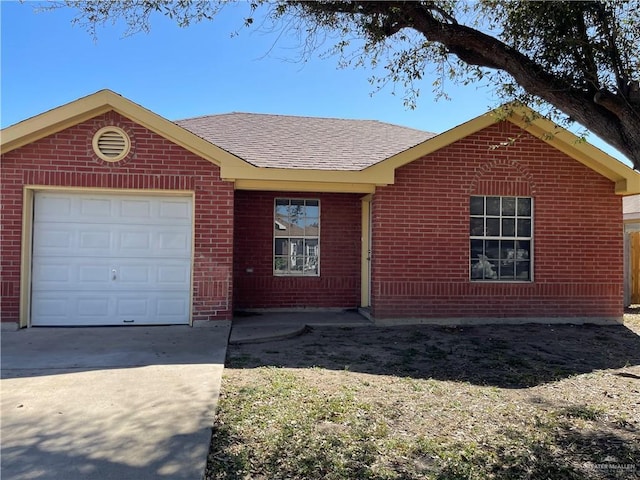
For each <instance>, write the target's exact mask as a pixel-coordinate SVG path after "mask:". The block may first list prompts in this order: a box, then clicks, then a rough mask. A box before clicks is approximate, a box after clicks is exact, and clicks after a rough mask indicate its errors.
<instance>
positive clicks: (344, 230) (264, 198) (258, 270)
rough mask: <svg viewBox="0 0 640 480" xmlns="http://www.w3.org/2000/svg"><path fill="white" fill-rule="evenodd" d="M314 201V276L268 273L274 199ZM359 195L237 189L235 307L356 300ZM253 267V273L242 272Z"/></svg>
mask: <svg viewBox="0 0 640 480" xmlns="http://www.w3.org/2000/svg"><path fill="white" fill-rule="evenodd" d="M276 197H279V198H308V199H319V200H320V276H319V277H282V276H278V277H276V276H274V275H273V260H272V255H273V252H272V249H273V205H274V199H275V198H276ZM360 197H361V195H352V194H331V193H298V194H295V193H276V192H248V191H237V192H236V198H235V205H236V214H235V251H234V295H235V297H234V305H235V307H236V308H239V309H242V308H303V307H323V308H329V307H339V308H353V307H356V306H358V303H359V300H360V241H361V238H360V232H361V217H360V212H361V202H360ZM247 268H253V273H249V272H247Z"/></svg>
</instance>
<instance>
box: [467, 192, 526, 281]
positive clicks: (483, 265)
mask: <svg viewBox="0 0 640 480" xmlns="http://www.w3.org/2000/svg"><path fill="white" fill-rule="evenodd" d="M474 197H478V198H482V199H483V205H484V208H483V214H482V215H479V214H472V213H471V199H472V198H474ZM487 198H499V199H500V212H499V214H498V215H493V214H492V215H489V214H487ZM507 198H513V199H515V200H516V209H515V213H514V215H505V214H504V213H503V208H502V206H503V199H507ZM518 199H526V200H529V202H530V212H529V215H519V214H518V210H517V201H518ZM480 217H481V218H483V234H482V235H473V232H472V231H471V222H472V219H473V218H480ZM487 219H497V221H498V222H499V225H500V234H499V235H487ZM503 219H514V220H515V222H514V225H515V229H514V234H513V235H503V231H502V229H503V221H502V220H503ZM518 219H521V220H529V221H530V230H529V235H528V236H523V235H518ZM474 240H481V241H482V242H483V251H485V249H486V242H487V241H498V242H500V241H514V242H518V241H526V242H529V251H528V252H526V254H527V257H525V258H519V255H520V252H519V250H520V249H518V248H515V249H513V256H511V255H509V256H508V257H506V258H502V257H501V258H498V259H495V258H492V259H490V260H491V261H489V259H487V258H486V257H485V258H484V259H479V258H473V256H472V254H471V245H472V242H473V241H474ZM533 243H534V199H533V197H530V196H524V195H521V196H512V195H471V197H470V198H469V244H468V252H469V261H468V262H467V265H468V266H469V280H470V281H471V282H478V283H531V282H533V272H534V268H533V267H534V255H533V252H534V245H533ZM516 247H517V246H516ZM523 254H524V252H523ZM521 261H524V262H529V272H528V273H529V275H528V278H526V279H519V278H517V274H515V273H514V276H513V277H507V276H506V275H505V277H502V278H501V275H500V272H501V265H504V266H508V265H510V264H514V263H515V264H516V265H514V272H517V269H516V267H517V262H521ZM492 262H493V263H492ZM495 262H497V263H499V264H501V265H498V272H495V270H494V272H495V273H496V275H497V278H491V277H490V276H489V273H488V271H490V270H492V269H493V268H492V267H494V266H495ZM474 268H475V269H480V271H481V272H482V275H483V278H477V277H475V278H474V273H475V274H477V273H478V272H477V271H476V272H474ZM487 276H489V278H487Z"/></svg>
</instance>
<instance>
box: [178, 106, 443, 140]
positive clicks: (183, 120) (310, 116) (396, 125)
mask: <svg viewBox="0 0 640 480" xmlns="http://www.w3.org/2000/svg"><path fill="white" fill-rule="evenodd" d="M230 115H248V116H255V117H282V118H297V119H302V118H305V119H310V120H331V121H340V122H370V123H377V124H379V125H388V126H389V125H390V126H393V127H397V128H403V129H406V130H412V131H414V132H419V133H430V134H433V135H437V133H436V132H432V131H429V130H421V129H419V128H414V127H408V126H406V125H400V124H398V123H391V122H385V121H383V120H378V119H369V118H344V117H328V116H312V115H293V114H287V113H261V112H238V111H232V112H224V113H212V114H208V115H198V116H195V117H188V118H182V119H179V120H174V122H175V123H178V122H186V121H189V120H199V119H203V118H211V117H223V116H230Z"/></svg>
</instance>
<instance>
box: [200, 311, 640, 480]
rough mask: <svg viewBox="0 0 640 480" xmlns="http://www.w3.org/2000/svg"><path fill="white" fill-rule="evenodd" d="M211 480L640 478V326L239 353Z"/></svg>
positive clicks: (354, 332) (450, 335) (312, 339)
mask: <svg viewBox="0 0 640 480" xmlns="http://www.w3.org/2000/svg"><path fill="white" fill-rule="evenodd" d="M206 478H207V479H210V480H212V479H264V480H275V479H380V480H382V479H490V478H495V479H540V480H542V479H545V480H546V479H604V478H611V479H618V478H619V479H633V478H640V315H632V314H629V315H627V316H626V318H625V326H613V327H598V326H570V325H553V326H547V325H524V326H478V327H476V326H474V327H460V328H448V327H434V326H414V327H392V328H362V327H360V328H351V329H343V328H317V329H311V330H309V331H308V332H306V333H305V334H304V335H302V336H300V337H297V338H293V339H288V340H283V341H277V342H271V343H263V344H257V345H236V346H230V347H229V351H228V357H227V366H226V368H225V375H224V377H223V385H222V396H221V399H220V405H219V410H218V416H217V420H216V424H215V426H214V431H213V437H212V444H211V450H210V454H209V462H208V467H207V475H206Z"/></svg>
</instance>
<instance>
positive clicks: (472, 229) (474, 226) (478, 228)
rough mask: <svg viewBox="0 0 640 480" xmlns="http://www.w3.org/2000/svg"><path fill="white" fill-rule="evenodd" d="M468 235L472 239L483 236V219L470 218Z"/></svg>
mask: <svg viewBox="0 0 640 480" xmlns="http://www.w3.org/2000/svg"><path fill="white" fill-rule="evenodd" d="M469 233H470V234H471V236H473V237H481V236H483V235H484V218H482V217H480V218H478V217H471V222H470V226H469Z"/></svg>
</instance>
